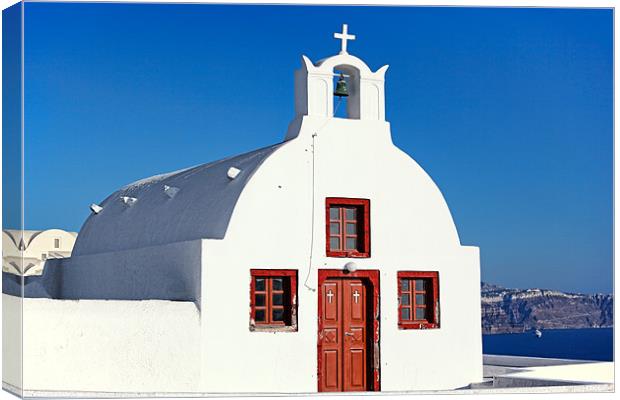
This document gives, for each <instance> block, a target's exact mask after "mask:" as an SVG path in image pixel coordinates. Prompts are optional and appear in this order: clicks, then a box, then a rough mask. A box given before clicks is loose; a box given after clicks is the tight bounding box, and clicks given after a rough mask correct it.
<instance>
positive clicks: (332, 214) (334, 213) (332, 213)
mask: <svg viewBox="0 0 620 400" xmlns="http://www.w3.org/2000/svg"><path fill="white" fill-rule="evenodd" d="M329 218H330V219H340V208H338V207H330V208H329Z"/></svg>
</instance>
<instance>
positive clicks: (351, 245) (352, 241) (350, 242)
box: [347, 237, 357, 250]
mask: <svg viewBox="0 0 620 400" xmlns="http://www.w3.org/2000/svg"><path fill="white" fill-rule="evenodd" d="M355 249H357V238H349V237H348V238H347V250H355Z"/></svg>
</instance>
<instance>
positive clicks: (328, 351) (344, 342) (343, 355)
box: [319, 279, 368, 392]
mask: <svg viewBox="0 0 620 400" xmlns="http://www.w3.org/2000/svg"><path fill="white" fill-rule="evenodd" d="M320 295H321V296H322V298H321V310H319V312H320V313H321V315H320V321H321V323H322V329H321V332H319V340H320V341H321V346H320V349H321V353H322V354H321V362H320V371H319V376H320V381H319V382H320V383H319V391H321V392H342V391H345V392H349V391H365V390H368V385H367V372H368V370H367V368H368V366H367V364H368V362H367V361H368V360H367V344H366V343H367V332H368V326H367V321H366V319H367V317H366V315H367V309H366V304H367V299H366V287H365V285H364V283H363V281H362V280H361V279H327V280H326V281H325V282H323V284H322V285H321V294H320Z"/></svg>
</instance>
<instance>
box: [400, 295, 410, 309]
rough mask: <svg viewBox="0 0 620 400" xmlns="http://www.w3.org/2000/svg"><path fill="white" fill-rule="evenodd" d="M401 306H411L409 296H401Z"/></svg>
mask: <svg viewBox="0 0 620 400" xmlns="http://www.w3.org/2000/svg"><path fill="white" fill-rule="evenodd" d="M400 304H402V305H403V306H408V305H409V295H408V294H401V295H400Z"/></svg>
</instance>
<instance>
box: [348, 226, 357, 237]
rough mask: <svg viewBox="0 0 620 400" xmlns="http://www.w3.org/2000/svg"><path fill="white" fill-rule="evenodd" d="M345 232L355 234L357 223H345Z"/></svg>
mask: <svg viewBox="0 0 620 400" xmlns="http://www.w3.org/2000/svg"><path fill="white" fill-rule="evenodd" d="M347 233H348V234H351V235H355V234H357V224H351V223H347Z"/></svg>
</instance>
